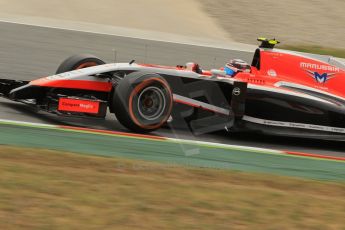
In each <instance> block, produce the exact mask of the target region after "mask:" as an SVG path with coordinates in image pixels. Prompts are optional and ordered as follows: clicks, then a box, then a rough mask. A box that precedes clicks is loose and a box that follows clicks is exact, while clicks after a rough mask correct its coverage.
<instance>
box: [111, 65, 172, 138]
mask: <svg viewBox="0 0 345 230" xmlns="http://www.w3.org/2000/svg"><path fill="white" fill-rule="evenodd" d="M112 106H113V108H114V112H115V115H116V117H117V119H118V121H119V122H120V123H121V124H122V125H123V126H125V127H126V128H128V129H130V130H132V131H134V132H140V133H146V132H151V131H154V130H156V129H159V128H160V127H162V126H163V125H164V124H165V123H166V122H167V120H168V119H169V117H170V114H171V110H172V106H173V96H172V92H171V89H170V86H169V84H168V83H167V81H166V80H165V79H164V78H163V77H161V76H160V75H158V74H151V73H142V72H134V73H131V74H129V75H128V76H126V77H125V78H124V79H122V80H121V81H120V83H119V84H118V85H117V87H116V88H115V92H114V95H113V100H112Z"/></svg>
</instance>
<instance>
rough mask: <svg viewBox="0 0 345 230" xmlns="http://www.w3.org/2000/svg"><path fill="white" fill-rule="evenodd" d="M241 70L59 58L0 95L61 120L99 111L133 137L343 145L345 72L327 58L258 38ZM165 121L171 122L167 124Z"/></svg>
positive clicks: (5, 84)
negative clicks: (232, 137)
mask: <svg viewBox="0 0 345 230" xmlns="http://www.w3.org/2000/svg"><path fill="white" fill-rule="evenodd" d="M258 40H259V41H260V42H261V45H260V46H259V48H258V49H257V50H256V51H255V53H254V58H253V61H252V64H251V66H250V68H249V71H244V72H241V71H239V72H237V73H235V75H234V76H228V75H227V74H222V72H223V71H222V70H210V71H205V70H202V69H201V68H200V67H199V66H198V65H197V64H195V63H188V64H187V65H186V66H174V67H169V66H159V65H150V64H137V63H135V62H134V61H131V62H129V63H111V64H106V63H105V62H104V61H102V60H100V59H99V58H97V57H95V56H92V55H76V56H72V57H70V58H68V59H66V60H65V61H64V62H63V63H62V64H61V65H60V66H59V68H58V69H57V71H56V74H54V75H52V76H49V77H45V78H41V79H38V80H33V81H30V82H28V81H17V80H8V79H1V80H0V94H1V96H3V97H5V98H8V99H10V100H14V101H18V102H22V103H26V104H29V105H31V106H34V107H36V108H38V109H40V110H44V111H47V112H50V113H54V114H58V115H65V116H86V117H98V118H104V117H105V116H106V113H107V109H108V108H109V111H110V112H111V113H114V114H115V115H116V117H117V120H118V121H119V122H120V123H121V124H122V125H124V126H125V127H127V128H128V129H130V130H132V131H134V132H151V131H153V130H156V129H159V128H160V127H162V126H163V125H165V124H167V121H168V120H169V123H175V122H176V124H183V125H184V126H185V127H187V128H188V129H190V130H192V131H193V132H198V133H205V132H213V131H216V130H221V129H226V130H228V131H234V132H237V131H258V132H264V133H271V134H278V135H290V136H303V137H306V136H309V137H322V138H332V139H338V140H344V136H345V65H344V64H343V63H342V62H340V61H337V60H336V59H333V58H328V59H327V60H321V59H316V58H315V57H312V56H310V55H308V54H300V53H294V52H291V51H283V50H276V49H274V46H275V44H277V43H278V42H277V41H276V40H275V39H271V40H269V39H265V38H260V39H258ZM171 120H172V122H170V121H171Z"/></svg>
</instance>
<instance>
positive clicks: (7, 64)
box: [0, 22, 345, 157]
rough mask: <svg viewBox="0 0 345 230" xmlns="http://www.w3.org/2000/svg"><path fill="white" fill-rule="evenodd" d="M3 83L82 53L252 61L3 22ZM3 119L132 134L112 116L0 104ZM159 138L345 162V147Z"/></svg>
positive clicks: (163, 60) (258, 139)
mask: <svg viewBox="0 0 345 230" xmlns="http://www.w3.org/2000/svg"><path fill="white" fill-rule="evenodd" d="M0 31H1V36H0V47H1V48H0V78H9V79H18V80H32V79H35V78H38V77H42V76H48V75H51V74H53V73H54V72H55V70H56V68H57V66H58V65H59V63H61V61H62V60H64V59H65V58H66V57H68V56H70V55H73V54H78V53H91V54H95V55H97V56H99V57H101V58H102V59H104V60H105V61H108V62H114V61H115V62H127V61H130V60H132V59H135V60H137V62H147V63H155V64H163V65H176V64H184V63H185V62H188V61H195V62H198V63H199V64H200V65H201V66H202V67H204V68H205V69H207V68H216V67H220V66H222V65H223V64H224V63H225V62H226V60H228V59H230V58H242V59H244V60H246V61H250V60H251V55H248V54H246V53H243V52H240V51H235V50H224V49H216V48H208V47H201V46H195V45H183V44H175V43H165V42H157V41H150V40H142V39H136V38H127V37H119V36H114V35H103V34H95V33H86V32H77V31H69V30H61V29H53V28H43V27H37V26H27V25H19V24H12V23H5V22H0ZM0 119H10V120H17V121H28V122H38V123H44V124H57V125H73V126H82V127H89V128H96V129H109V130H118V131H127V130H126V129H125V128H123V127H122V126H121V125H120V124H119V123H118V122H117V121H116V120H115V117H114V115H112V114H108V115H107V118H106V120H90V119H78V118H66V117H57V116H54V115H50V114H46V113H42V112H39V113H37V112H36V111H33V110H32V109H30V108H28V107H27V106H25V105H22V104H18V103H15V102H10V101H7V100H5V99H0ZM154 134H155V135H161V136H167V137H175V138H183V139H192V140H193V139H195V140H203V141H211V142H218V143H225V144H232V145H245V146H251V147H261V148H272V149H278V150H289V151H303V152H309V153H314V154H324V155H330V156H341V157H344V156H345V141H344V142H333V141H322V140H317V139H302V138H288V137H274V136H266V135H248V134H245V135H244V134H241V135H232V134H228V133H226V132H217V133H212V134H204V135H198V136H193V135H192V134H191V133H190V132H187V131H177V130H171V129H169V128H163V129H160V130H159V131H157V132H155V133H154Z"/></svg>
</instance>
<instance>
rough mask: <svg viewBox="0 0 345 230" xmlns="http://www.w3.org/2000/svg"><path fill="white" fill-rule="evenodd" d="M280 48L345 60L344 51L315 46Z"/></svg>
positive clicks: (285, 46)
mask: <svg viewBox="0 0 345 230" xmlns="http://www.w3.org/2000/svg"><path fill="white" fill-rule="evenodd" d="M278 48H280V49H287V50H294V51H299V52H306V53H314V54H322V55H330V56H334V57H340V58H345V50H344V49H335V48H326V47H321V46H313V45H282V46H279V47H278Z"/></svg>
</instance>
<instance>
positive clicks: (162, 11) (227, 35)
mask: <svg viewBox="0 0 345 230" xmlns="http://www.w3.org/2000/svg"><path fill="white" fill-rule="evenodd" d="M344 11H345V1H344V0H328V1H323V0H289V1H277V0H261V1H256V0H231V1H229V0H187V1H186V0H145V1H142V0H102V1H101V2H97V1H92V0H73V1H69V0H50V1H44V0H25V1H22V0H0V19H1V16H2V15H6V16H7V17H6V18H8V15H15V16H16V17H18V16H23V17H40V18H42V20H44V19H45V18H46V19H58V20H67V21H77V22H86V23H96V24H103V25H111V26H116V27H124V28H133V29H142V30H148V32H149V31H158V32H164V33H170V34H179V35H184V36H191V37H201V38H207V39H214V40H218V41H232V39H233V40H235V41H236V42H241V43H247V44H257V42H256V40H255V38H256V37H258V36H267V37H277V38H278V39H279V40H281V41H282V42H283V44H287V45H303V44H307V45H318V46H324V47H331V48H342V49H345V42H344V38H345V26H344V25H345V14H344Z"/></svg>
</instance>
